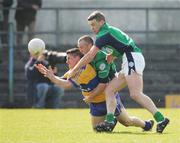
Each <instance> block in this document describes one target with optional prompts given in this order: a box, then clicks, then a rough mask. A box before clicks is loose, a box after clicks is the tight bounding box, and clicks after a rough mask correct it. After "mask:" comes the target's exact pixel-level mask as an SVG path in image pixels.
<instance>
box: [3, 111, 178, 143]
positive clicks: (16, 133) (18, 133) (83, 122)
mask: <svg viewBox="0 0 180 143" xmlns="http://www.w3.org/2000/svg"><path fill="white" fill-rule="evenodd" d="M161 111H162V112H163V113H164V114H165V115H167V116H168V117H169V118H170V124H169V125H168V127H167V128H166V130H165V131H164V133H163V134H157V133H156V132H155V130H156V127H155V126H154V128H153V130H152V131H151V132H142V130H141V129H140V128H136V127H124V126H122V125H120V124H117V126H116V128H115V129H114V132H113V133H95V132H93V131H92V129H91V124H90V115H89V110H88V109H58V110H43V109H41V110H35V109H1V110H0V143H180V109H161ZM128 112H129V114H130V115H136V116H138V117H141V118H142V119H149V118H151V115H150V114H149V113H148V112H147V111H146V110H144V109H128Z"/></svg>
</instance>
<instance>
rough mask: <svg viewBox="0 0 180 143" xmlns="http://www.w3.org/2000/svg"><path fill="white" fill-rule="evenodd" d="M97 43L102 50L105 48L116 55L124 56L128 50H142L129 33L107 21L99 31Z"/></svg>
mask: <svg viewBox="0 0 180 143" xmlns="http://www.w3.org/2000/svg"><path fill="white" fill-rule="evenodd" d="M95 45H96V47H98V48H99V49H101V50H102V49H104V48H105V49H106V50H107V51H108V52H109V53H110V54H112V55H113V56H114V57H122V55H123V54H124V53H128V52H141V50H140V49H139V48H138V47H137V46H136V45H135V42H134V41H133V40H132V39H131V38H130V37H129V36H128V35H127V34H125V33H124V32H122V31H121V30H120V29H118V28H115V27H113V26H110V25H109V24H107V23H105V24H104V25H103V26H102V27H101V28H100V30H99V32H98V33H97V35H96V41H95Z"/></svg>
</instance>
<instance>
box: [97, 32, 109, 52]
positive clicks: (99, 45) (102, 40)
mask: <svg viewBox="0 0 180 143" xmlns="http://www.w3.org/2000/svg"><path fill="white" fill-rule="evenodd" d="M107 42H108V39H107V36H106V34H105V35H103V36H101V37H98V38H97V39H96V41H95V46H96V47H97V48H99V49H102V48H103V47H104V46H106V45H107Z"/></svg>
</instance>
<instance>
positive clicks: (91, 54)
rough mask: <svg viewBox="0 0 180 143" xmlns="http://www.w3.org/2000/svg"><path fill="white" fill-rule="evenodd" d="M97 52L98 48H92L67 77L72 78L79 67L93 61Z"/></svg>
mask: <svg viewBox="0 0 180 143" xmlns="http://www.w3.org/2000/svg"><path fill="white" fill-rule="evenodd" d="M98 51H99V48H97V47H96V46H93V47H92V48H91V50H90V51H89V52H88V53H87V54H85V55H84V56H83V57H82V58H81V60H80V61H79V62H78V63H77V64H76V66H75V67H74V68H73V69H72V70H70V72H69V77H74V76H75V75H76V73H77V72H78V70H79V69H80V68H81V67H83V66H85V65H86V64H88V63H90V62H91V61H92V60H93V59H94V57H95V56H96V54H97V52H98Z"/></svg>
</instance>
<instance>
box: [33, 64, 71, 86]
mask: <svg viewBox="0 0 180 143" xmlns="http://www.w3.org/2000/svg"><path fill="white" fill-rule="evenodd" d="M35 67H36V68H37V69H38V71H39V72H40V73H42V74H43V75H44V76H45V77H47V78H49V79H50V80H51V81H52V82H53V83H54V84H56V85H58V86H59V87H61V88H63V89H70V88H71V87H72V83H71V82H70V81H68V80H66V79H62V78H60V77H58V76H56V75H54V73H53V70H52V68H51V67H50V68H49V69H47V68H46V67H45V66H44V65H42V64H38V65H35Z"/></svg>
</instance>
